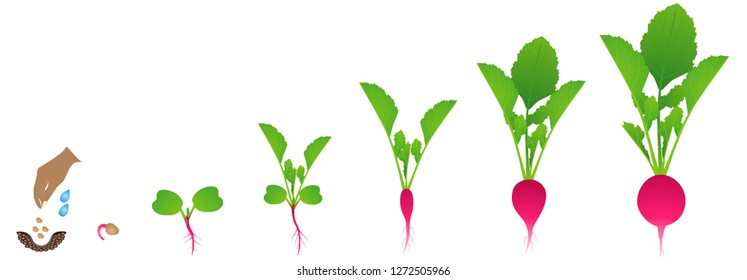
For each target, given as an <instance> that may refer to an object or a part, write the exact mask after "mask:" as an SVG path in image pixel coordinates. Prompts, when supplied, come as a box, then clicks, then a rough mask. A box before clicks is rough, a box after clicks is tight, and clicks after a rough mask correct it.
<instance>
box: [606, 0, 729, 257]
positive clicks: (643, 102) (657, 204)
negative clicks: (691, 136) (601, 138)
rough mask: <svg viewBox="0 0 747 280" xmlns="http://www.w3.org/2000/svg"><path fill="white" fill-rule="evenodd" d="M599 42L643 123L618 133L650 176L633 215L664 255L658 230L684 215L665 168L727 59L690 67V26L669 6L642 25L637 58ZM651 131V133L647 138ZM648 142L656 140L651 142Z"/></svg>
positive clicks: (622, 44) (681, 197) (614, 41)
mask: <svg viewBox="0 0 747 280" xmlns="http://www.w3.org/2000/svg"><path fill="white" fill-rule="evenodd" d="M602 41H603V42H604V45H605V46H606V47H607V50H608V51H609V53H610V55H611V56H612V59H613V60H614V61H615V64H616V65H617V68H618V69H619V70H620V74H622V76H623V79H624V80H625V83H626V84H627V85H628V89H629V90H630V93H631V95H632V97H633V105H635V107H636V109H638V115H639V116H640V118H641V122H642V123H643V128H641V126H638V125H634V124H632V123H629V122H624V123H623V128H624V129H625V131H626V132H627V133H628V135H630V138H631V139H633V142H635V144H636V145H637V146H638V149H639V150H640V151H641V153H643V155H644V156H645V157H646V161H647V162H648V164H649V166H650V167H651V170H653V171H654V176H653V177H651V178H649V179H648V180H646V182H644V183H643V186H642V187H641V189H640V191H639V192H638V210H640V212H641V214H642V215H643V217H644V218H645V219H646V220H647V221H648V222H649V223H651V224H653V225H654V226H656V227H657V228H658V230H659V254H660V255H661V254H663V252H664V251H663V250H662V239H663V237H664V228H665V227H666V226H667V225H670V224H672V223H674V222H675V221H677V219H679V218H680V216H682V212H683V211H685V192H684V191H683V189H682V187H681V186H680V184H679V183H678V182H677V181H676V180H675V179H674V178H672V177H669V176H667V172H668V171H669V165H670V164H671V163H672V156H673V155H674V150H675V149H676V148H677V143H679V141H680V137H681V136H682V130H683V129H684V127H685V125H686V124H687V120H688V119H690V114H691V113H692V111H693V108H694V107H695V104H696V103H697V102H698V100H699V99H700V97H701V95H703V92H704V91H705V89H706V87H708V85H709V84H710V83H711V81H712V80H713V78H714V77H715V76H716V73H718V71H719V69H721V66H722V65H724V62H726V59H727V57H726V56H711V57H708V58H706V59H703V60H702V61H700V62H699V63H698V65H697V66H695V64H694V61H695V55H696V43H695V25H694V23H693V19H692V18H691V17H690V16H688V15H687V12H685V10H684V9H683V8H682V7H681V6H680V5H679V4H674V5H672V6H669V7H667V8H666V9H664V10H663V11H660V12H658V13H657V14H656V15H655V16H654V18H653V19H652V20H651V22H650V23H649V24H648V32H646V33H645V34H643V39H641V51H640V52H639V51H636V50H634V49H633V46H632V45H631V44H630V43H628V42H627V41H625V39H622V38H620V37H613V36H610V35H602ZM649 74H651V76H653V78H654V81H655V82H656V87H657V91H658V92H657V93H656V96H648V95H646V94H645V93H644V92H643V87H644V85H645V84H646V80H647V78H648V76H649ZM683 75H687V76H686V77H685V78H684V80H682V83H681V84H679V85H676V86H673V87H671V88H670V89H669V92H668V93H667V94H666V95H662V92H664V89H665V88H666V87H667V85H669V83H670V82H672V81H673V80H675V79H677V78H679V77H681V76H683ZM682 100H686V102H685V103H686V109H687V115H685V110H683V109H682V108H681V107H680V103H681V102H682ZM665 116H666V117H665ZM683 117H684V121H683ZM654 125H656V129H655V132H654V133H650V130H651V129H652V128H653V127H654ZM672 130H674V135H672ZM652 136H655V137H656V138H655V139H653V140H652V138H653V137H652ZM674 137H676V138H677V140H675V141H674V145H672V146H670V145H669V143H670V140H672V138H674ZM644 138H645V139H646V142H645V144H644V141H643V140H644ZM651 142H654V143H655V146H654V145H652V144H651ZM647 146H648V149H647V148H646V147H647Z"/></svg>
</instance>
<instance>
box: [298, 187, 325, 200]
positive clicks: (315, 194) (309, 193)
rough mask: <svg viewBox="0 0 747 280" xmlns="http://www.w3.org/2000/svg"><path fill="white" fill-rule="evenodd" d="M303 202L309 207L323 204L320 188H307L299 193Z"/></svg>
mask: <svg viewBox="0 0 747 280" xmlns="http://www.w3.org/2000/svg"><path fill="white" fill-rule="evenodd" d="M299 195H300V196H301V201H302V202H303V203H306V204H309V205H316V204H319V203H320V202H322V195H321V194H320V193H319V187H318V186H315V185H310V186H306V187H304V188H303V189H301V192H300V193H299Z"/></svg>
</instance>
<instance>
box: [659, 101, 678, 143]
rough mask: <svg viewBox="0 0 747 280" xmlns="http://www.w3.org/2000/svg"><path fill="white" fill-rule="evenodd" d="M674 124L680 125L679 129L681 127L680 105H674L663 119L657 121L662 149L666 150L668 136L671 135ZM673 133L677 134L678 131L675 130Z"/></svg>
mask: <svg viewBox="0 0 747 280" xmlns="http://www.w3.org/2000/svg"><path fill="white" fill-rule="evenodd" d="M675 125H678V126H680V128H679V129H680V131H681V129H682V108H680V107H674V109H672V111H671V112H669V116H667V117H666V118H665V119H664V121H662V122H660V123H659V135H661V136H662V138H663V139H662V146H661V147H662V148H661V149H662V151H667V148H668V146H669V138H670V137H671V136H672V128H674V127H675ZM675 134H677V135H679V134H680V133H679V132H677V131H675Z"/></svg>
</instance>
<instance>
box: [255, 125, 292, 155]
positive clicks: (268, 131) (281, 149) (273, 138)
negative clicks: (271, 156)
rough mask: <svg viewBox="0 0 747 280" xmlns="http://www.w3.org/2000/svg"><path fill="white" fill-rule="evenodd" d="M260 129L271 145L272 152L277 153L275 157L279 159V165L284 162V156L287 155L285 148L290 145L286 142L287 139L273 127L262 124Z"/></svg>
mask: <svg viewBox="0 0 747 280" xmlns="http://www.w3.org/2000/svg"><path fill="white" fill-rule="evenodd" d="M259 128H261V129H262V133H264V134H265V138H267V142H269V143H270V147H272V151H273V152H275V157H277V159H278V163H280V162H282V161H283V154H285V148H286V147H287V146H288V143H286V142H285V137H283V134H280V132H279V131H278V130H277V129H276V128H275V127H274V126H272V125H269V124H264V123H260V124H259Z"/></svg>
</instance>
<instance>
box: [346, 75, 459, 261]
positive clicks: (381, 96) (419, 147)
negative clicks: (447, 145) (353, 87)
mask: <svg viewBox="0 0 747 280" xmlns="http://www.w3.org/2000/svg"><path fill="white" fill-rule="evenodd" d="M361 87H363V91H364V92H365V93H366V96H367V97H368V101H370V102H371V106H373V108H374V111H376V115H378V116H379V120H380V121H381V124H382V125H383V126H384V132H386V136H387V139H388V140H389V146H390V147H391V148H392V155H393V156H394V163H395V164H396V165H397V171H398V175H399V182H400V185H401V186H402V192H401V193H400V196H399V205H400V208H401V209H402V215H403V216H404V217H405V240H404V241H403V247H404V250H403V253H404V251H407V249H408V248H409V246H410V240H411V238H412V235H411V228H410V218H411V217H412V209H413V206H414V204H413V203H414V201H413V197H412V191H410V188H411V187H412V181H413V179H415V174H416V173H417V172H418V167H419V166H420V160H421V159H422V157H423V155H424V154H425V150H426V149H428V144H430V143H431V139H432V138H433V135H434V134H435V133H436V130H437V129H438V127H439V126H441V123H442V122H443V121H444V119H445V118H446V115H448V114H449V112H450V111H451V108H453V107H454V104H456V101H455V100H443V101H441V102H438V103H436V105H434V106H433V107H432V108H431V109H429V110H428V111H427V112H425V116H423V118H422V119H421V120H420V127H421V128H422V129H423V140H424V142H420V140H418V139H417V138H415V139H414V140H413V141H412V142H410V141H407V138H405V133H404V132H402V130H400V131H398V132H396V133H395V134H394V137H393V139H392V127H393V126H394V120H395V119H396V118H397V112H398V110H397V106H396V105H394V100H393V99H392V98H391V97H390V96H389V95H387V94H386V92H384V89H382V88H380V87H379V86H377V85H375V84H369V83H361ZM392 140H394V142H392ZM423 143H425V145H424V144H423ZM410 155H412V157H413V159H414V160H415V168H413V169H412V174H409V172H408V167H409V166H410V164H409V163H410ZM408 175H409V176H408Z"/></svg>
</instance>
